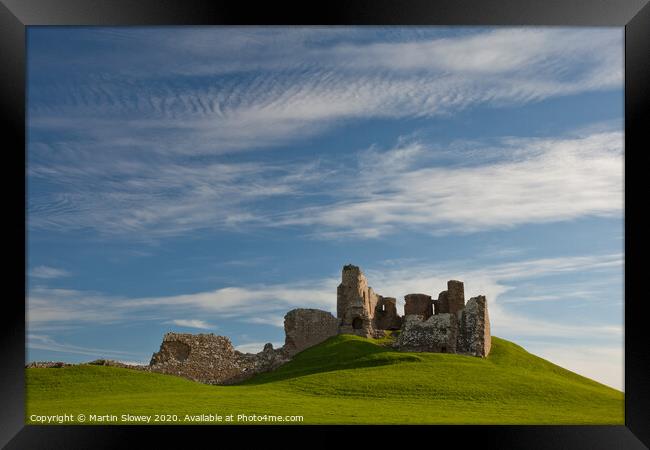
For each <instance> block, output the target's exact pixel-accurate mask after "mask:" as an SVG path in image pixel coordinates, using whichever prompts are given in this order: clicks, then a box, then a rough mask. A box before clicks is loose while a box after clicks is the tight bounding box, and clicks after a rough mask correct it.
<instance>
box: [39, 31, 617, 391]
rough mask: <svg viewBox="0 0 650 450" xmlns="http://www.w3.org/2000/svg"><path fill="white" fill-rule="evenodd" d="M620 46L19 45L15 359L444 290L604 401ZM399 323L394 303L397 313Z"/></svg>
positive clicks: (343, 34)
mask: <svg viewBox="0 0 650 450" xmlns="http://www.w3.org/2000/svg"><path fill="white" fill-rule="evenodd" d="M622 71H623V29H622V28H597V29H596V28H593V29H592V28H555V27H553V28H523V29H518V28H476V27H465V28H461V27H389V28H384V27H366V28H361V27H357V28H354V27H352V28H349V27H330V28H319V27H288V28H287V27H268V28H257V27H176V28H166V27H151V28H130V27H125V28H82V27H73V28H65V27H29V29H28V96H27V100H28V119H27V121H28V130H27V132H28V155H27V156H28V161H27V179H28V209H27V221H28V223H27V226H28V298H27V306H28V311H27V317H28V341H27V350H28V359H29V360H65V361H72V362H77V361H88V360H90V359H95V358H98V357H106V358H111V359H119V360H122V361H138V362H148V360H149V358H150V356H151V353H153V352H154V351H156V350H157V349H158V346H159V345H160V341H161V339H162V335H163V334H164V333H165V332H167V331H178V332H192V333H197V332H214V333H216V334H222V335H226V336H229V337H230V338H231V339H232V341H233V343H234V344H235V345H236V346H237V347H238V348H240V349H241V350H244V351H259V350H261V348H262V346H263V344H264V343H265V342H273V343H274V344H276V345H281V344H282V342H283V338H284V333H283V329H282V317H283V315H284V314H285V313H286V312H287V311H288V310H290V309H292V308H295V307H314V308H322V309H326V310H329V311H332V312H335V304H336V285H337V284H338V282H339V277H340V270H341V267H342V266H343V265H344V264H346V263H353V264H357V265H360V266H361V267H362V268H363V270H364V271H365V272H366V274H367V276H368V278H369V283H370V285H371V286H373V288H374V289H375V290H376V291H377V292H379V293H381V294H383V295H386V296H395V297H398V299H399V300H402V303H400V304H399V307H398V308H400V309H401V307H402V304H403V296H404V295H405V294H408V293H411V292H426V293H430V294H432V295H434V296H437V294H438V292H440V291H442V290H444V289H445V282H446V280H448V279H452V278H455V279H461V280H463V281H464V282H465V289H466V294H467V297H468V298H469V297H470V296H472V295H478V294H485V295H487V298H488V304H489V308H490V315H491V321H492V332H493V334H494V335H496V336H500V337H503V338H506V339H510V340H513V341H515V342H517V343H519V344H521V345H523V346H524V347H525V348H526V349H528V350H529V351H531V352H533V353H536V354H538V355H540V356H542V357H545V358H547V359H549V360H551V361H553V362H556V363H557V364H560V365H562V366H564V367H567V368H569V369H571V370H574V371H577V372H578V373H581V374H584V375H586V376H589V377H591V378H594V379H596V380H599V381H601V382H603V383H606V384H608V385H610V386H613V387H616V388H618V389H623V260H624V255H623V237H624V234H623V72H622ZM399 300H398V302H399Z"/></svg>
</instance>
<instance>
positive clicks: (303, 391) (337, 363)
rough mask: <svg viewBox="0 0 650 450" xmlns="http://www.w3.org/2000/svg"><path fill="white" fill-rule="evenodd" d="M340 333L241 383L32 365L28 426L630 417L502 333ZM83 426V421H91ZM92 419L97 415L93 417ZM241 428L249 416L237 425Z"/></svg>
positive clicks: (613, 393)
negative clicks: (463, 343)
mask: <svg viewBox="0 0 650 450" xmlns="http://www.w3.org/2000/svg"><path fill="white" fill-rule="evenodd" d="M381 344H382V342H381V341H376V340H373V339H364V338H360V337H356V336H350V335H341V336H336V337H333V338H331V339H329V340H327V341H325V342H324V343H322V344H320V345H317V346H315V347H312V348H310V349H307V350H305V351H304V352H302V353H300V354H298V355H297V356H296V357H295V358H294V359H293V361H291V362H289V363H287V364H286V365H284V366H282V367H280V368H279V369H277V370H276V371H274V372H269V373H265V374H261V375H258V376H257V377H255V378H253V379H251V380H248V381H246V382H244V383H242V384H240V385H236V386H208V385H203V384H200V383H195V382H192V381H188V380H185V379H183V378H179V377H175V376H170V375H161V374H155V373H146V372H138V371H134V370H129V369H121V368H115V367H104V366H72V367H66V368H60V369H26V372H27V375H26V377H27V412H26V421H27V423H36V422H34V421H31V420H30V416H31V415H33V414H37V415H54V414H64V413H67V414H73V415H75V417H76V415H77V414H79V413H83V414H86V415H87V416H88V415H89V414H97V415H105V414H114V415H116V416H118V420H117V421H116V422H115V423H123V422H121V420H120V416H121V415H122V414H127V413H128V414H134V415H138V414H148V415H155V414H176V415H178V420H179V423H184V424H187V423H188V422H184V421H183V420H184V418H185V415H186V414H188V415H199V414H210V413H212V414H219V415H222V416H226V415H228V414H234V415H235V417H236V416H237V415H239V414H247V415H250V414H257V415H264V414H270V415H282V416H285V415H302V416H303V417H304V421H303V423H337V424H349V423H385V424H623V422H624V420H623V393H621V392H619V391H617V390H615V389H611V388H609V387H607V386H604V385H602V384H599V383H597V382H595V381H593V380H590V379H588V378H585V377H582V376H580V375H577V374H575V373H573V372H570V371H568V370H565V369H563V368H561V367H559V366H556V365H554V364H552V363H550V362H548V361H546V360H544V359H542V358H539V357H537V356H534V355H532V354H530V353H528V352H526V351H525V350H524V349H523V348H521V347H520V346H518V345H515V344H513V343H512V342H508V341H506V340H503V339H499V338H496V337H493V338H492V351H491V353H490V356H489V357H488V358H485V359H481V358H475V357H472V356H462V355H452V354H436V353H402V352H396V351H394V350H392V349H390V348H388V347H385V346H382V345H381ZM85 423H88V422H85ZM95 423H97V422H95ZM239 423H242V422H239Z"/></svg>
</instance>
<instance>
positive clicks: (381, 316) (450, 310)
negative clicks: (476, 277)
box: [336, 264, 491, 357]
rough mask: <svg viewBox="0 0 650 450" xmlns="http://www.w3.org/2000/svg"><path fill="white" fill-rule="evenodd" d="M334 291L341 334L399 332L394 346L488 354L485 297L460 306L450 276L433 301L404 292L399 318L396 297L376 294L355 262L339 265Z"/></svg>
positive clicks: (458, 285)
mask: <svg viewBox="0 0 650 450" xmlns="http://www.w3.org/2000/svg"><path fill="white" fill-rule="evenodd" d="M336 293H337V298H336V315H337V318H338V320H339V333H340V334H343V333H347V334H356V335H358V336H364V337H378V336H382V335H384V334H385V332H386V331H387V330H399V335H398V337H397V340H396V342H395V347H396V348H398V349H399V350H405V351H416V352H439V353H462V354H468V355H473V356H481V357H484V356H487V355H488V354H489V353H490V345H491V338H490V319H489V316H488V309H487V300H486V299H485V296H482V295H481V296H478V297H473V298H470V299H469V300H468V301H467V304H465V288H464V285H463V283H462V282H461V281H456V280H449V281H448V282H447V290H445V291H442V292H440V294H438V298H437V299H436V300H433V299H432V297H431V296H430V295H427V294H419V293H414V294H407V295H406V296H404V301H405V303H404V317H400V316H399V315H398V314H397V308H396V302H395V298H392V297H383V296H381V295H379V294H377V293H375V292H374V291H373V289H372V288H371V287H370V286H368V281H367V280H366V277H365V275H364V274H363V272H362V271H361V269H360V268H359V267H357V266H353V265H351V264H350V265H347V266H344V267H343V272H342V274H341V284H339V286H338V289H337V291H336Z"/></svg>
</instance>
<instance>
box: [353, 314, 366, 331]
mask: <svg viewBox="0 0 650 450" xmlns="http://www.w3.org/2000/svg"><path fill="white" fill-rule="evenodd" d="M362 325H363V320H361V317H355V318H354V319H352V328H354V329H355V330H360V329H361V326H362Z"/></svg>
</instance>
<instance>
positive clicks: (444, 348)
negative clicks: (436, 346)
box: [440, 345, 447, 353]
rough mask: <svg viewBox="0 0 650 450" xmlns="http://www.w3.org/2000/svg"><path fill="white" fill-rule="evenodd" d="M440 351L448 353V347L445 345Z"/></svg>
mask: <svg viewBox="0 0 650 450" xmlns="http://www.w3.org/2000/svg"><path fill="white" fill-rule="evenodd" d="M440 351H441V352H442V353H447V347H446V346H444V345H443V346H442V347H441V348H440Z"/></svg>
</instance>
